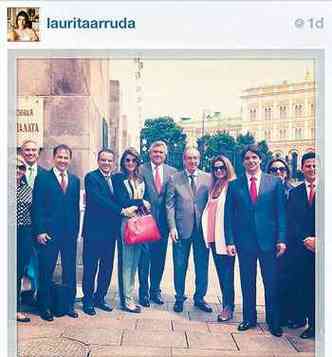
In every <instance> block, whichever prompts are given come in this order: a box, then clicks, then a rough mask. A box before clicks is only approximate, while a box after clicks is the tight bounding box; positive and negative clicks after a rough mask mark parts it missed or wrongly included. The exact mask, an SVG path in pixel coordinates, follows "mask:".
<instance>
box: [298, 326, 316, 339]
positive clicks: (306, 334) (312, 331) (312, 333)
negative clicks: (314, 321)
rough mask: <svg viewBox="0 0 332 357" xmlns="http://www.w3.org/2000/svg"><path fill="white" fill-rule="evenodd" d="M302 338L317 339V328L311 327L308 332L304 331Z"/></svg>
mask: <svg viewBox="0 0 332 357" xmlns="http://www.w3.org/2000/svg"><path fill="white" fill-rule="evenodd" d="M300 337H301V338H304V339H307V338H311V337H315V328H314V327H312V326H309V327H308V328H307V329H306V330H304V331H303V332H302V333H301V335H300Z"/></svg>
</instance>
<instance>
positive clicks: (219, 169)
mask: <svg viewBox="0 0 332 357" xmlns="http://www.w3.org/2000/svg"><path fill="white" fill-rule="evenodd" d="M213 171H214V172H218V171H226V166H225V165H220V166H214V167H213Z"/></svg>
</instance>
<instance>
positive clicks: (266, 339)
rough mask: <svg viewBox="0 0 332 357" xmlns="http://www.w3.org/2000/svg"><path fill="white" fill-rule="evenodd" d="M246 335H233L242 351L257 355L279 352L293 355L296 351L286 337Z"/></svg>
mask: <svg viewBox="0 0 332 357" xmlns="http://www.w3.org/2000/svg"><path fill="white" fill-rule="evenodd" d="M246 332H247V331H246ZM246 332H245V333H233V334H232V335H233V338H234V340H235V342H236V344H237V346H238V347H239V349H240V351H248V352H254V351H256V352H257V353H261V352H278V353H284V354H285V355H286V353H292V352H296V349H295V348H294V347H293V346H292V344H291V343H290V342H289V341H288V340H287V338H285V337H274V336H272V335H257V336H255V335H249V334H246Z"/></svg>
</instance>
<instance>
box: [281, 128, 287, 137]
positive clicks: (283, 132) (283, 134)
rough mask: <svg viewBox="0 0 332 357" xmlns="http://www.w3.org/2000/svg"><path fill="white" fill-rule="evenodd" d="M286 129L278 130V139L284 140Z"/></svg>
mask: <svg viewBox="0 0 332 357" xmlns="http://www.w3.org/2000/svg"><path fill="white" fill-rule="evenodd" d="M286 134H287V129H280V130H279V137H280V139H286Z"/></svg>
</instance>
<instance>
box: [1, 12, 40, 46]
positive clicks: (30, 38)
mask: <svg viewBox="0 0 332 357" xmlns="http://www.w3.org/2000/svg"><path fill="white" fill-rule="evenodd" d="M7 40H8V41H12V42H34V41H39V8H38V7H9V8H7Z"/></svg>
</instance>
